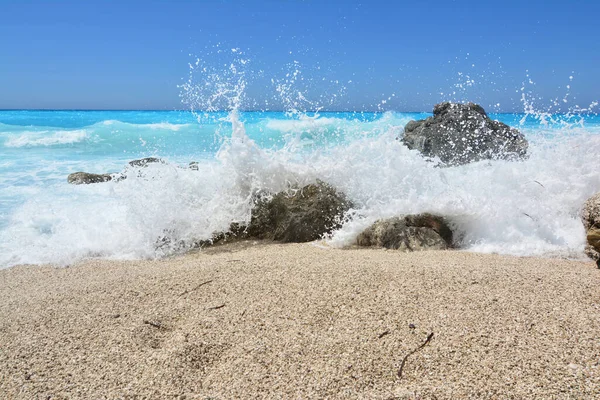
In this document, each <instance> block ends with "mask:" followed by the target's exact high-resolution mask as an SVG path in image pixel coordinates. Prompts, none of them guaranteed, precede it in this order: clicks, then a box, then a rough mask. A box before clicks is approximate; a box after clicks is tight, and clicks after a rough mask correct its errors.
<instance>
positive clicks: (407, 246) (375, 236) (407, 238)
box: [356, 213, 453, 251]
mask: <svg viewBox="0 0 600 400" xmlns="http://www.w3.org/2000/svg"><path fill="white" fill-rule="evenodd" d="M452 238H453V234H452V229H451V228H450V226H449V225H448V222H447V221H446V220H445V219H444V218H443V217H440V216H437V215H432V214H427V213H425V214H417V215H408V216H404V217H394V218H389V219H385V220H379V221H376V222H375V223H374V224H373V225H371V226H370V227H369V228H367V229H366V230H365V231H364V232H362V233H361V234H360V235H358V237H357V238H356V244H357V245H359V246H376V247H385V248H386V249H394V250H401V251H423V250H445V249H448V248H451V247H453V239H452Z"/></svg>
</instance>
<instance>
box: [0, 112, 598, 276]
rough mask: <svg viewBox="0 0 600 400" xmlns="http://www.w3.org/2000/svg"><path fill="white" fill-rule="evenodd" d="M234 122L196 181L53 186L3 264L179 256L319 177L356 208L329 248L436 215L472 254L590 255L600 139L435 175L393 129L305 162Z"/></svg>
mask: <svg viewBox="0 0 600 400" xmlns="http://www.w3.org/2000/svg"><path fill="white" fill-rule="evenodd" d="M230 120H231V123H232V125H231V126H232V135H231V137H230V138H229V139H227V140H226V141H225V143H224V144H223V146H222V148H221V150H220V151H219V152H218V153H217V155H216V157H215V158H214V159H208V160H203V161H201V162H200V163H199V170H198V171H194V170H189V169H183V168H179V167H175V166H173V165H170V164H150V165H149V166H148V167H146V168H129V169H128V170H127V171H126V174H127V175H128V177H127V179H126V180H123V181H120V182H108V183H103V184H96V185H81V186H71V185H67V184H66V183H65V184H56V185H54V186H52V187H50V188H47V191H45V192H44V195H43V196H32V197H31V198H30V200H28V201H27V202H26V203H25V204H24V205H23V206H22V207H20V208H19V209H18V211H17V212H16V213H14V214H13V215H12V216H11V218H10V221H9V226H8V228H7V229H5V230H4V231H2V232H1V233H0V265H5V266H6V265H14V264H20V263H41V262H54V263H62V264H66V263H70V262H73V261H75V260H78V259H81V258H83V257H90V256H102V257H110V258H140V257H156V256H161V255H163V254H170V253H172V252H173V251H178V250H181V249H182V248H185V245H186V244H190V243H192V242H193V241H194V240H198V239H207V238H209V237H211V235H212V233H213V232H215V231H222V230H225V229H227V227H228V226H229V224H230V223H231V222H232V221H241V222H244V221H248V219H249V216H250V209H251V199H252V194H253V193H255V192H256V191H258V190H267V191H279V190H282V189H284V188H285V187H286V186H287V185H288V184H290V183H297V184H300V185H303V184H306V183H308V182H313V181H315V180H316V179H323V180H325V181H327V182H330V183H331V184H333V185H334V186H336V187H337V188H339V189H340V190H342V191H344V192H345V193H347V194H348V196H349V197H350V198H351V199H352V201H353V202H354V204H355V209H354V210H353V212H354V219H353V220H352V221H350V222H349V223H347V224H345V225H344V226H343V227H342V228H341V229H340V230H339V231H337V232H335V233H334V234H333V235H332V237H331V238H330V239H328V243H329V244H330V245H332V246H345V245H347V244H350V243H352V242H353V240H354V239H355V237H356V235H357V234H358V233H359V232H360V231H361V230H362V229H364V227H366V226H367V225H368V224H370V223H372V222H373V221H374V220H376V219H378V218H386V217H391V216H394V215H401V214H406V213H416V212H425V211H428V212H434V213H440V214H442V215H445V216H447V217H449V218H450V219H451V220H452V222H453V223H454V225H455V226H456V228H457V229H458V230H459V231H460V232H463V236H462V238H461V240H462V245H463V247H464V248H465V249H469V250H474V251H482V252H496V253H502V254H516V255H552V256H565V257H580V256H582V250H583V244H584V232H583V227H582V224H581V222H580V219H579V210H580V208H581V205H582V204H583V202H584V201H585V199H586V198H587V197H589V196H590V195H591V194H593V193H594V192H596V191H598V190H599V189H600V173H598V170H597V154H598V153H599V152H600V135H587V134H585V133H580V134H577V135H571V134H569V135H565V137H564V138H560V137H559V138H556V137H555V138H553V139H552V140H545V139H544V140H542V139H539V140H535V138H533V140H530V142H531V147H530V150H531V151H530V157H529V159H527V160H526V161H524V162H507V161H492V162H487V161H485V162H478V163H473V164H469V165H464V166H459V167H451V168H438V167H435V164H434V163H431V162H428V161H427V160H425V159H424V158H423V157H422V156H421V155H420V154H418V153H417V152H416V151H411V150H408V149H407V148H406V147H405V146H403V145H402V144H401V143H400V142H399V141H398V140H397V130H394V129H390V130H389V131H387V132H385V133H383V134H381V135H376V136H372V135H363V136H360V137H356V138H353V139H351V140H349V141H348V142H346V143H341V144H338V145H336V146H333V147H327V148H322V147H314V148H312V150H311V151H306V150H307V149H304V150H303V151H302V152H300V153H298V152H295V151H294V150H293V149H292V148H291V147H289V146H284V147H283V149H281V150H272V149H270V150H269V149H263V148H260V147H259V146H258V145H257V144H256V143H255V142H253V141H252V140H250V139H249V138H248V137H247V135H246V132H245V127H244V125H243V124H242V123H241V122H239V120H238V118H237V115H236V114H235V113H233V114H232V115H231V119H230ZM354 123H355V124H361V123H360V122H354ZM530 139H531V138H530Z"/></svg>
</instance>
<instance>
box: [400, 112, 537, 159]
mask: <svg viewBox="0 0 600 400" xmlns="http://www.w3.org/2000/svg"><path fill="white" fill-rule="evenodd" d="M401 140H402V142H403V143H404V144H405V145H406V146H408V148H410V149H417V150H419V151H420V152H421V153H422V154H423V155H424V156H426V157H438V158H439V159H440V160H441V162H442V164H444V165H448V166H450V165H461V164H468V163H470V162H475V161H480V160H496V159H502V160H519V159H523V158H524V157H526V155H527V148H528V143H527V140H526V139H525V137H524V136H523V134H522V133H520V132H519V131H518V130H517V129H514V128H511V127H509V126H508V125H506V124H504V123H502V122H499V121H494V120H492V119H490V118H489V117H488V116H487V114H486V112H485V110H484V109H483V108H482V107H481V106H480V105H477V104H474V103H468V104H458V103H448V102H446V103H440V104H437V105H436V106H435V107H434V109H433V117H429V118H427V119H424V120H419V121H410V122H409V123H408V124H406V126H405V128H404V136H403V137H402V139H401Z"/></svg>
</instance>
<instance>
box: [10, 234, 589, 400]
mask: <svg viewBox="0 0 600 400" xmlns="http://www.w3.org/2000/svg"><path fill="white" fill-rule="evenodd" d="M208 280H212V282H210V283H207V284H205V285H203V286H199V285H200V284H201V283H203V282H206V281H208ZM223 305H224V306H223ZM219 306H223V307H220V308H218V307H219ZM212 307H214V308H212ZM409 324H414V326H415V328H414V329H411V328H410V327H409ZM386 332H387V334H386ZM431 332H434V337H433V339H432V340H431V342H430V343H429V344H427V345H426V346H425V347H424V348H423V349H421V350H420V351H418V352H416V353H415V354H413V355H412V356H411V357H409V358H408V359H407V361H406V366H405V368H404V374H403V377H402V379H399V378H398V376H397V371H398V367H399V365H400V362H401V360H402V359H403V357H404V356H405V355H406V354H407V353H408V352H410V351H411V350H413V349H414V348H416V347H418V346H419V345H420V344H421V343H423V342H424V340H425V339H426V337H427V336H428V334H429V333H431ZM0 398H1V399H13V398H15V399H61V398H66V399H101V398H109V399H117V398H122V399H143V398H148V399H173V398H186V399H209V398H210V399H234V398H235V399H249V398H311V399H312V398H340V399H350V398H365V399H391V398H432V399H435V398H437V399H450V398H453V399H460V398H477V399H483V398H497V399H502V398H516V399H521V398H537V399H551V398H556V399H567V398H574V399H575V398H577V399H594V398H600V270H598V269H597V268H596V267H595V265H594V263H593V262H578V261H565V260H557V259H539V258H517V257H503V256H496V255H482V254H473V253H466V252H458V251H446V252H444V251H440V252H424V253H412V254H405V253H399V252H396V251H385V250H380V249H377V250H336V249H323V248H318V247H316V246H314V245H310V244H292V245H280V244H268V245H267V244H264V243H259V244H252V243H251V242H245V243H237V244H229V245H226V246H222V247H215V248H213V249H210V250H208V251H204V252H202V253H198V254H189V255H186V256H184V257H178V258H174V259H168V260H162V261H133V262H116V261H97V260H93V261H88V262H85V263H82V264H80V265H76V266H73V267H70V268H51V267H16V268H11V269H8V270H3V271H0Z"/></svg>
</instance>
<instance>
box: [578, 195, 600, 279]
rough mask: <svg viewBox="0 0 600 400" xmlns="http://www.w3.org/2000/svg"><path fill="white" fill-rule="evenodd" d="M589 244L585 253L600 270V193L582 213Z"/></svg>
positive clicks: (587, 203)
mask: <svg viewBox="0 0 600 400" xmlns="http://www.w3.org/2000/svg"><path fill="white" fill-rule="evenodd" d="M581 218H582V220H583V227H584V228H585V231H586V239H587V244H586V247H585V253H586V254H587V255H588V256H589V257H590V258H592V259H593V260H595V261H596V264H597V265H598V268H600V193H596V194H595V195H593V196H592V197H590V198H589V199H588V200H587V201H586V202H585V204H584V205H583V210H582V212H581Z"/></svg>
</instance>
